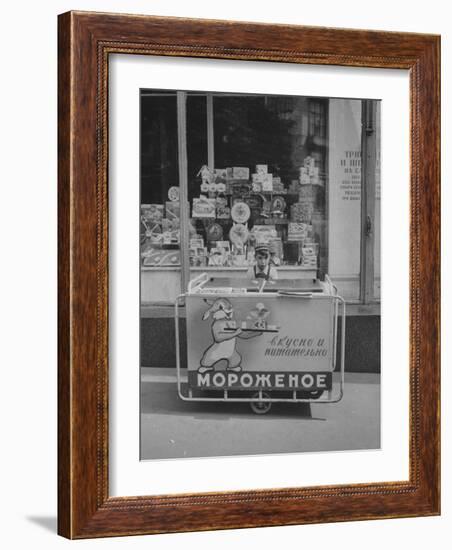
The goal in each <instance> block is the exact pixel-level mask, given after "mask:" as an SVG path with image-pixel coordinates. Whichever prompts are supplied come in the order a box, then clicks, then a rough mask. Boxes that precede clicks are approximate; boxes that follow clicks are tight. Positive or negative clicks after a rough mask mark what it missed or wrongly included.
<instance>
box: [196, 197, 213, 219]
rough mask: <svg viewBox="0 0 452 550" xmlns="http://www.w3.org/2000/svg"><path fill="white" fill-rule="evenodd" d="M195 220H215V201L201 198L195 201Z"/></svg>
mask: <svg viewBox="0 0 452 550" xmlns="http://www.w3.org/2000/svg"><path fill="white" fill-rule="evenodd" d="M192 217H193V218H215V199H208V198H206V197H199V198H197V199H193V207H192Z"/></svg>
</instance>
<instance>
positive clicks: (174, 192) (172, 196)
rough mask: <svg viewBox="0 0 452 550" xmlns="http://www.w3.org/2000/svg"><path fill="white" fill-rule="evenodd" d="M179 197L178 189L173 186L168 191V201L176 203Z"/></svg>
mask: <svg viewBox="0 0 452 550" xmlns="http://www.w3.org/2000/svg"><path fill="white" fill-rule="evenodd" d="M179 195H180V193H179V187H176V186H173V187H170V188H169V189H168V198H169V200H170V201H178V200H179Z"/></svg>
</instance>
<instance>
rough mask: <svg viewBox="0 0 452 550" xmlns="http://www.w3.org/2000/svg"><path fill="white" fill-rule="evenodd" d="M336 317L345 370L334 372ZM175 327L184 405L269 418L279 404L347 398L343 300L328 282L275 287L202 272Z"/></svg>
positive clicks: (181, 302)
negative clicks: (229, 406) (235, 405)
mask: <svg viewBox="0 0 452 550" xmlns="http://www.w3.org/2000/svg"><path fill="white" fill-rule="evenodd" d="M182 308H183V309H184V310H185V316H186V327H187V328H186V331H187V365H186V366H184V368H182V367H181V353H180V343H181V338H180V328H181V322H180V318H181V309H182ZM339 315H341V338H340V348H341V349H340V354H339V357H340V368H339V370H338V372H335V371H336V357H337V347H338V317H339ZM175 323H176V359H177V386H178V394H179V397H180V398H181V399H183V400H185V401H236V402H249V403H250V406H251V408H252V410H253V411H254V412H255V413H257V414H264V413H266V412H268V411H269V410H270V408H271V405H272V403H274V402H282V401H284V402H293V403H307V402H308V403H309V402H313V401H316V402H322V403H335V402H338V401H339V400H340V399H341V398H342V395H343V390H344V351H345V301H344V299H343V298H341V297H340V296H339V295H338V294H337V291H336V288H335V287H334V285H333V284H332V283H331V281H330V279H329V278H328V276H325V281H320V280H318V279H306V280H305V279H301V280H293V279H290V280H289V279H287V280H274V281H272V280H265V279H258V280H248V279H243V278H218V277H211V276H209V275H208V274H207V273H202V274H200V275H199V276H197V277H196V278H194V279H193V280H192V281H190V283H189V285H188V292H187V293H185V294H181V295H180V296H179V297H178V298H177V300H176V303H175ZM185 380H186V382H185Z"/></svg>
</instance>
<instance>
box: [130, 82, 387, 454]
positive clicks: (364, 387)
mask: <svg viewBox="0 0 452 550" xmlns="http://www.w3.org/2000/svg"><path fill="white" fill-rule="evenodd" d="M139 101H140V222H139V223H140V459H141V460H152V459H175V458H178V459H180V458H203V457H228V456H240V455H243V456H250V455H262V454H280V453H303V452H328V451H347V450H367V449H379V448H380V443H381V434H380V429H381V423H380V409H381V406H380V397H381V386H380V345H381V339H380V285H381V281H380V135H381V127H380V125H381V122H380V120H381V119H380V113H381V103H382V102H381V100H379V99H378V98H362V99H356V98H353V99H351V98H342V97H312V96H303V95H299V96H298V95H297V96H294V95H266V94H259V93H253V94H249V93H248V94H245V93H231V92H227V93H220V92H210V91H194V90H173V89H141V90H140V91H139Z"/></svg>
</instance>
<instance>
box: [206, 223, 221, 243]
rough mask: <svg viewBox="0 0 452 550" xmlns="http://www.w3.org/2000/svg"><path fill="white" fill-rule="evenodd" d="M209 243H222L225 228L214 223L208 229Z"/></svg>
mask: <svg viewBox="0 0 452 550" xmlns="http://www.w3.org/2000/svg"><path fill="white" fill-rule="evenodd" d="M206 237H207V240H208V241H221V240H222V239H223V228H222V227H221V225H220V224H218V223H212V224H210V225H209V227H208V228H207V229H206Z"/></svg>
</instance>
